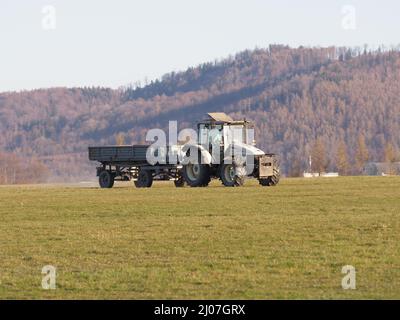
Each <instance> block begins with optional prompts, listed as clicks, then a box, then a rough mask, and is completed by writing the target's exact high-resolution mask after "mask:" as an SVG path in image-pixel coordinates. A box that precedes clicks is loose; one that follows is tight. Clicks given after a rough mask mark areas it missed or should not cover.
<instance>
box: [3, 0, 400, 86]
mask: <svg viewBox="0 0 400 320" xmlns="http://www.w3.org/2000/svg"><path fill="white" fill-rule="evenodd" d="M46 5H52V6H54V8H55V9H56V26H55V29H52V30H44V29H43V26H42V22H43V19H44V17H45V14H43V13H42V9H43V7H45V6H46ZM345 5H352V6H354V8H355V9H356V11H355V12H356V29H355V30H346V29H344V28H343V26H342V22H343V19H344V14H343V13H342V8H343V6H345ZM46 21H48V20H46ZM399 34H400V2H399V1H398V0H380V1H378V0H375V1H374V0H343V1H342V0H336V1H334V0H324V1H322V0H292V1H289V0H276V1H272V0H141V1H136V0H130V1H129V0H113V1H111V0H109V1H105V0H81V1H78V0H0V41H1V42H0V92H2V91H9V90H21V89H32V88H47V87H55V86H68V87H71V86H92V85H96V86H97V85H100V86H109V87H113V88H116V87H119V86H121V85H126V84H129V83H133V82H135V81H137V80H143V79H144V78H145V77H147V78H148V79H154V78H158V77H160V76H161V75H163V74H164V73H167V72H170V71H179V70H184V69H186V68H187V67H189V66H195V65H197V64H199V63H202V62H207V61H213V60H214V59H216V58H218V59H220V58H224V57H226V56H228V55H229V54H235V53H237V52H239V51H242V50H244V49H253V48H255V47H256V46H258V47H267V46H268V45H269V44H271V43H279V44H288V45H291V46H299V45H305V46H329V45H348V46H357V45H359V46H362V45H363V44H365V43H368V44H370V45H372V46H376V45H378V44H385V45H394V44H396V45H397V44H399V43H400V37H399Z"/></svg>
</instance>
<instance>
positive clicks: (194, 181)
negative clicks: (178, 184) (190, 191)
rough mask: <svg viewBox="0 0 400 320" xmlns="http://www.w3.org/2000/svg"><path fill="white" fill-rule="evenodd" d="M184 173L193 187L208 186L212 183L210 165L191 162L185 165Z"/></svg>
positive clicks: (186, 179)
mask: <svg viewBox="0 0 400 320" xmlns="http://www.w3.org/2000/svg"><path fill="white" fill-rule="evenodd" d="M182 174H183V177H184V179H185V181H186V183H187V184H188V185H189V186H191V187H206V186H208V184H209V183H210V167H209V166H208V165H206V164H198V163H189V164H187V165H185V166H183V172H182Z"/></svg>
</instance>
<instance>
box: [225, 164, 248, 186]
mask: <svg viewBox="0 0 400 320" xmlns="http://www.w3.org/2000/svg"><path fill="white" fill-rule="evenodd" d="M219 176H220V178H221V181H222V184H223V185H224V186H225V187H240V186H243V185H244V181H245V179H246V170H245V168H244V167H243V166H241V165H234V164H223V165H222V166H221V167H220V172H219Z"/></svg>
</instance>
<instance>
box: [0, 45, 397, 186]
mask: <svg viewBox="0 0 400 320" xmlns="http://www.w3.org/2000/svg"><path fill="white" fill-rule="evenodd" d="M399 92H400V53H399V52H398V51H395V50H390V51H382V50H378V51H368V50H360V49H349V48H334V47H331V48H303V47H300V48H296V49H294V48H289V47H286V46H280V45H275V46H270V47H269V48H267V49H256V50H253V51H244V52H241V53H238V54H236V55H235V56H231V57H228V58H227V59H224V60H222V61H216V62H213V63H206V64H202V65H199V66H197V67H193V68H189V69H187V70H186V71H184V72H178V73H170V74H167V75H165V76H163V77H162V78H161V79H159V80H156V81H153V82H151V83H149V84H147V85H145V86H137V87H133V86H132V87H126V88H121V89H118V90H112V89H108V88H51V89H41V90H34V91H23V92H8V93H2V94H0V123H1V127H0V150H1V155H0V164H1V166H0V167H1V168H2V169H3V170H2V171H1V170H0V183H2V182H3V183H4V182H5V180H6V182H8V183H9V182H10V181H11V182H26V181H29V182H31V181H38V180H41V179H42V180H44V179H49V178H51V179H55V178H57V179H60V180H62V181H66V180H68V179H76V178H77V177H79V179H82V178H83V177H89V176H93V171H92V169H91V167H92V166H93V165H90V164H89V163H88V161H87V160H86V158H87V156H86V148H87V146H88V145H92V144H109V143H115V140H116V137H119V139H120V140H121V138H123V140H124V141H125V142H126V143H141V142H144V139H145V133H146V130H147V129H150V128H166V127H167V123H168V120H177V121H178V123H179V126H180V127H181V128H183V127H193V126H194V124H195V122H196V120H197V119H199V118H202V117H203V116H204V114H205V113H206V112H209V111H224V112H226V113H228V114H230V115H231V116H232V117H233V118H244V117H245V118H246V119H249V120H253V121H254V122H255V124H256V138H257V143H258V145H259V146H260V147H261V148H262V149H264V150H265V151H268V152H274V153H277V154H279V155H280V156H281V158H282V166H283V170H284V173H285V174H288V175H293V176H295V175H299V174H300V173H301V172H302V171H303V170H305V169H307V167H308V158H309V155H310V154H313V158H314V159H315V161H314V164H313V166H315V168H314V169H315V170H322V169H323V170H337V169H338V170H340V171H341V172H342V173H349V174H350V173H351V174H359V173H361V170H362V166H363V164H364V162H365V161H367V160H372V161H395V160H396V158H397V150H398V148H399V146H400V136H399V134H398V133H399V132H400V112H399V111H400V97H399ZM17 165H18V166H17ZM43 165H44V166H47V167H48V168H50V174H49V176H46V177H45V175H38V176H35V177H32V176H31V177H30V178H27V177H25V176H24V175H26V172H27V171H29V170H30V169H29V168H32V166H34V167H35V166H36V167H40V168H41V169H40V170H38V169H35V170H38V171H43V172H45V171H46V170H43V169H44V168H43V167H41V166H43ZM4 168H8V169H7V170H4ZM4 178H6V179H4Z"/></svg>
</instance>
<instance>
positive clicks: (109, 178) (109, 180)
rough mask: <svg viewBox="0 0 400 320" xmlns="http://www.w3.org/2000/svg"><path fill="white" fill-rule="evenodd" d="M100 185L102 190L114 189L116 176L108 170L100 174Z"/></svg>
mask: <svg viewBox="0 0 400 320" xmlns="http://www.w3.org/2000/svg"><path fill="white" fill-rule="evenodd" d="M99 185H100V187H101V188H112V187H113V185H114V175H113V174H112V173H111V172H109V171H106V170H104V171H102V172H100V174H99Z"/></svg>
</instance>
